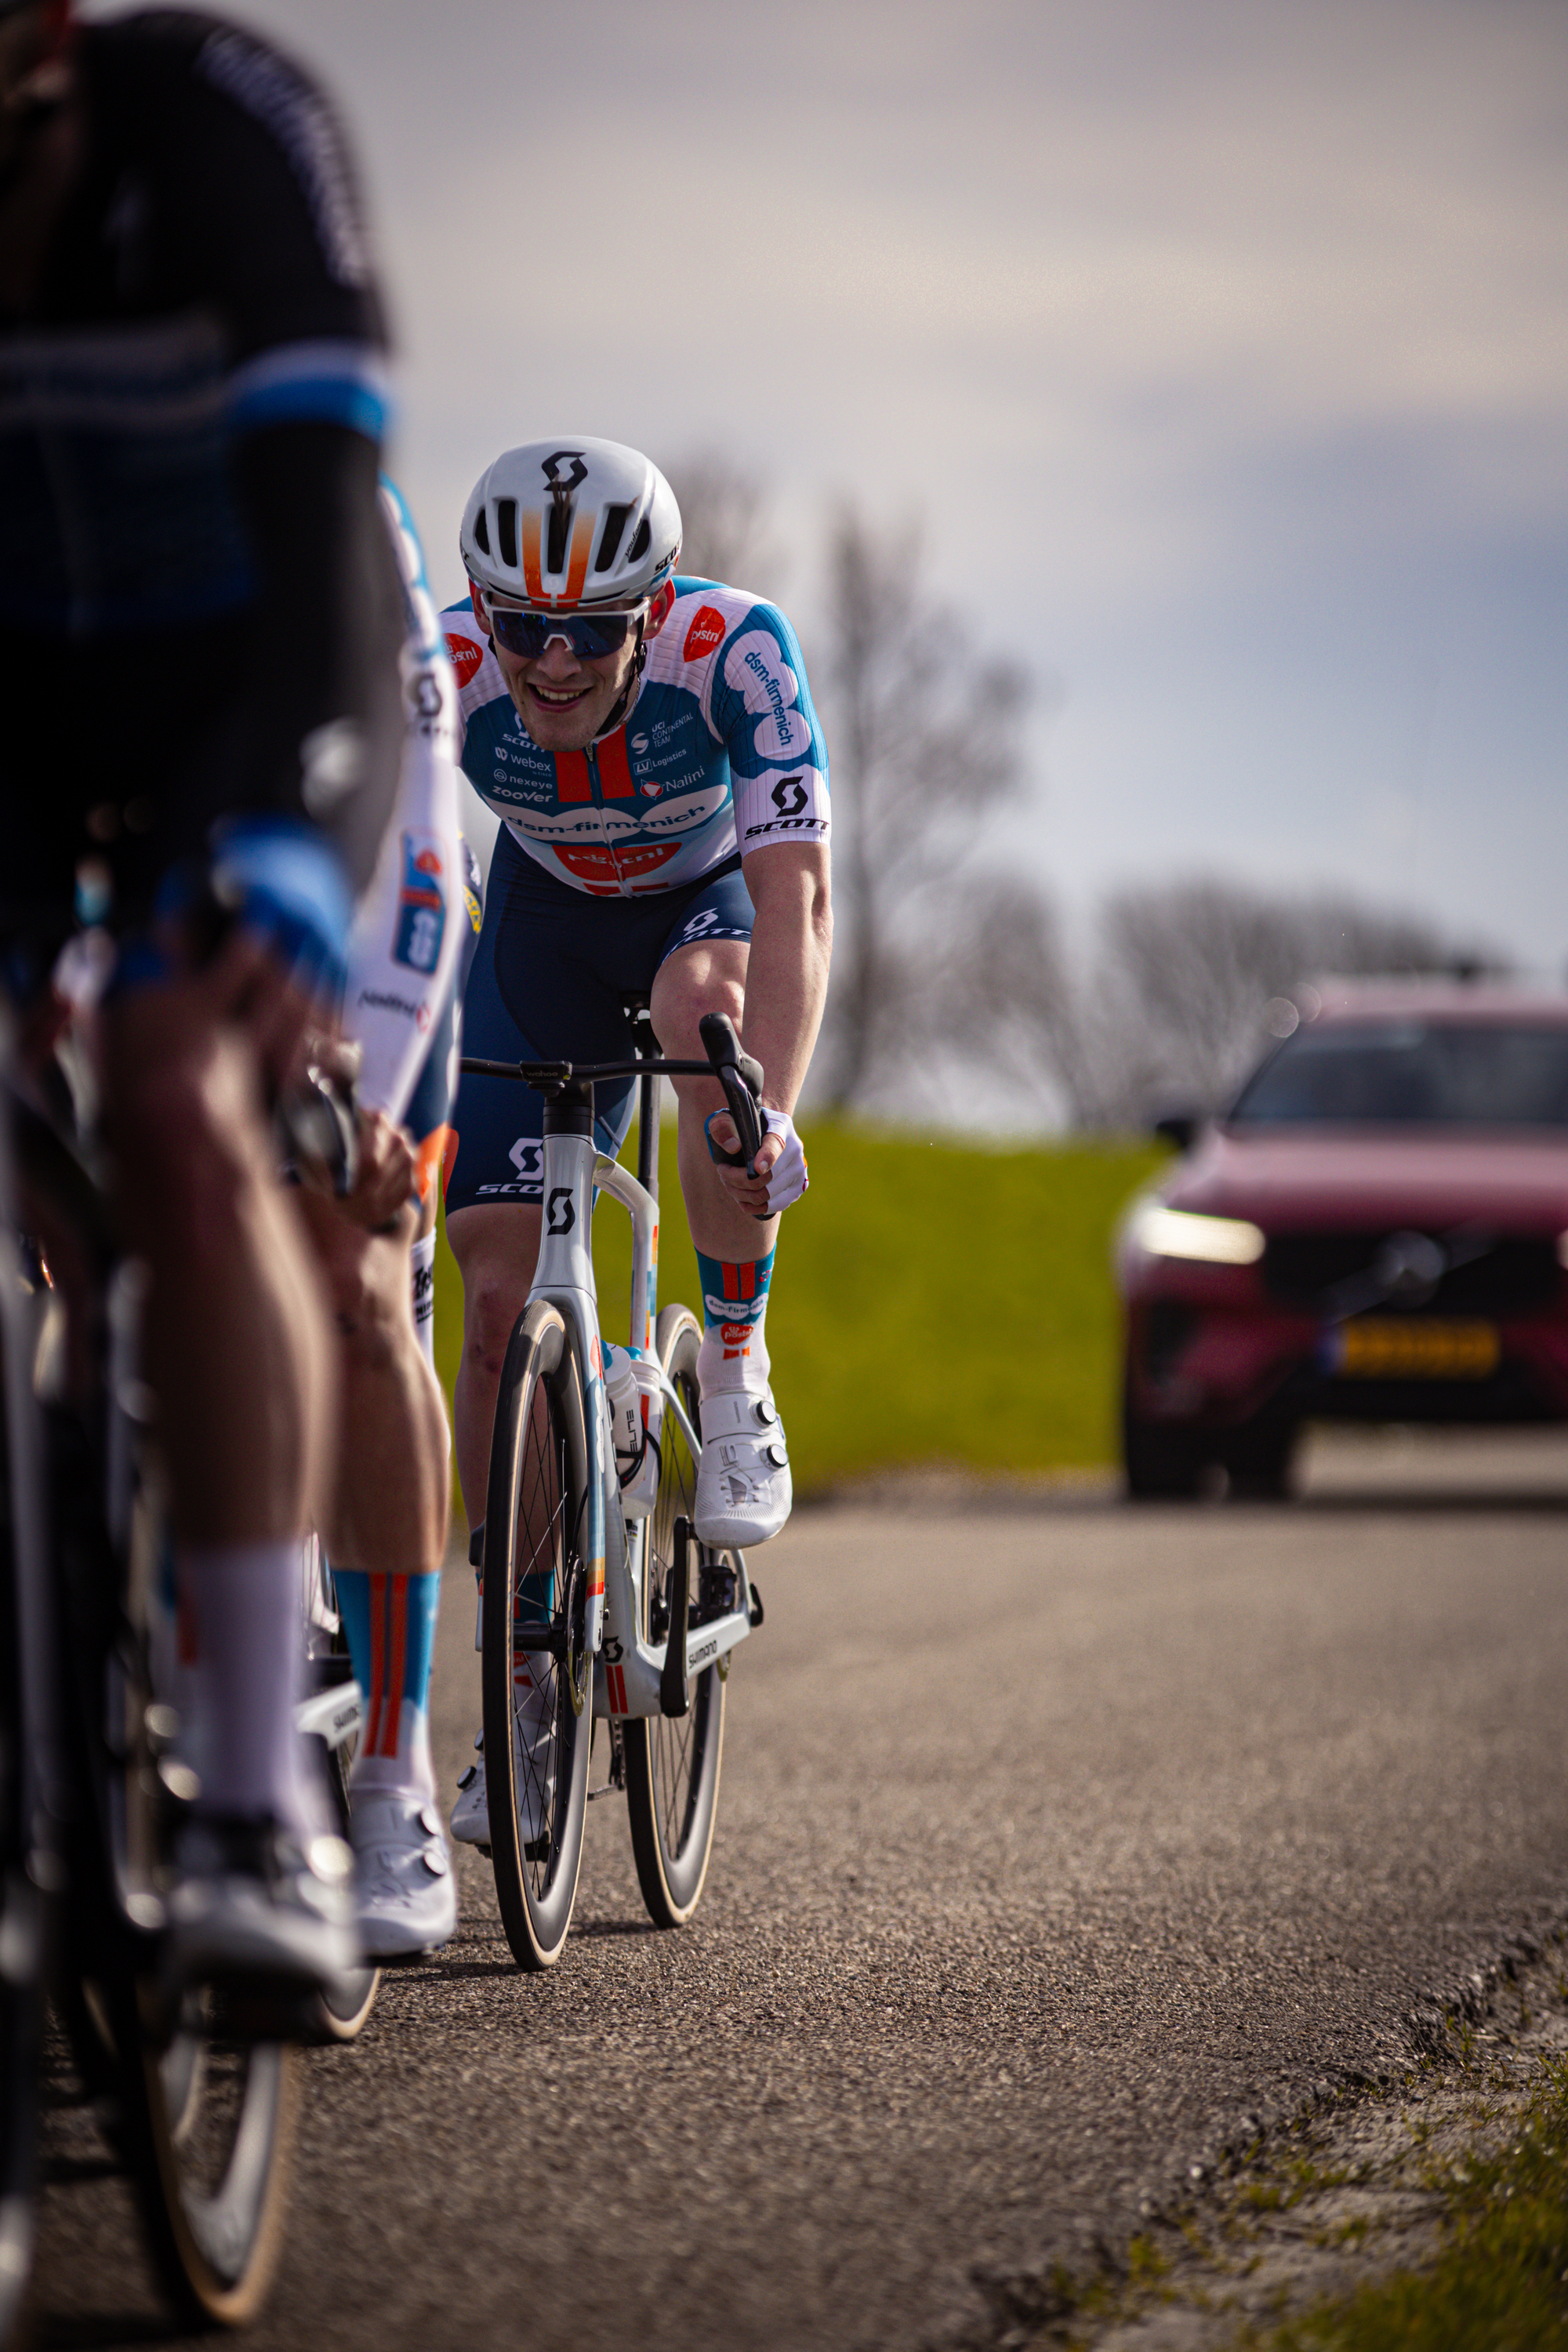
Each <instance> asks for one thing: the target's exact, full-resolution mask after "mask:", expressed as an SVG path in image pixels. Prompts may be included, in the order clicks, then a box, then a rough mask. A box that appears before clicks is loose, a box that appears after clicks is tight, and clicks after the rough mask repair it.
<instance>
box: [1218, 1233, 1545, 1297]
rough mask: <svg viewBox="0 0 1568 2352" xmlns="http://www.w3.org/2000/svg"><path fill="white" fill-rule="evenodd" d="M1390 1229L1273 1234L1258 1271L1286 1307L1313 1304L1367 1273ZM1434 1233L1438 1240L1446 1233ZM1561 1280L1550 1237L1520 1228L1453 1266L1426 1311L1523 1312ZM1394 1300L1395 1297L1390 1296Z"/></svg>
mask: <svg viewBox="0 0 1568 2352" xmlns="http://www.w3.org/2000/svg"><path fill="white" fill-rule="evenodd" d="M1388 1236H1389V1229H1388V1228H1386V1227H1385V1228H1384V1229H1383V1230H1382V1231H1380V1232H1378V1233H1374V1234H1365V1233H1363V1234H1270V1235H1269V1237H1268V1245H1267V1247H1266V1248H1265V1250H1264V1253H1263V1267H1262V1272H1263V1279H1264V1283H1265V1285H1266V1286H1267V1287H1268V1291H1269V1292H1270V1294H1271V1295H1272V1296H1273V1297H1276V1298H1278V1299H1280V1300H1282V1301H1283V1302H1285V1303H1286V1304H1287V1305H1289V1306H1291V1307H1321V1306H1322V1305H1323V1303H1324V1294H1325V1292H1328V1291H1331V1290H1332V1289H1333V1288H1334V1286H1336V1284H1339V1283H1342V1282H1347V1281H1349V1280H1350V1279H1351V1278H1352V1276H1356V1275H1361V1274H1365V1273H1366V1272H1367V1271H1368V1270H1369V1269H1370V1267H1371V1266H1372V1265H1373V1261H1374V1260H1375V1258H1376V1256H1377V1254H1378V1252H1379V1250H1380V1249H1381V1248H1382V1247H1383V1245H1384V1242H1385V1241H1387V1239H1388ZM1432 1238H1433V1240H1435V1241H1436V1242H1437V1243H1439V1244H1441V1242H1442V1239H1443V1236H1442V1235H1441V1234H1434V1235H1433V1236H1432ZM1562 1288H1563V1268H1562V1266H1561V1265H1559V1263H1558V1258H1557V1244H1556V1243H1555V1241H1554V1240H1553V1241H1547V1240H1540V1241H1535V1240H1527V1239H1521V1238H1520V1237H1517V1236H1510V1237H1509V1238H1507V1239H1505V1240H1502V1241H1500V1242H1497V1243H1496V1244H1494V1245H1493V1246H1492V1248H1490V1249H1489V1250H1488V1251H1487V1252H1486V1254H1485V1255H1484V1256H1480V1257H1474V1258H1471V1259H1470V1260H1469V1261H1468V1264H1466V1265H1457V1266H1454V1267H1451V1268H1450V1270H1449V1271H1448V1272H1447V1274H1446V1275H1444V1276H1443V1278H1442V1280H1441V1281H1440V1282H1439V1283H1438V1285H1437V1287H1436V1290H1435V1291H1434V1292H1433V1294H1432V1296H1431V1297H1429V1298H1427V1299H1425V1300H1423V1301H1422V1304H1421V1308H1420V1311H1421V1312H1422V1313H1423V1314H1426V1315H1521V1314H1527V1313H1528V1312H1529V1311H1530V1309H1531V1307H1550V1306H1552V1305H1553V1304H1554V1303H1555V1302H1556V1300H1557V1299H1558V1298H1559V1297H1560V1296H1561V1293H1562ZM1390 1305H1391V1306H1397V1305H1398V1302H1397V1301H1394V1300H1391V1301H1390Z"/></svg>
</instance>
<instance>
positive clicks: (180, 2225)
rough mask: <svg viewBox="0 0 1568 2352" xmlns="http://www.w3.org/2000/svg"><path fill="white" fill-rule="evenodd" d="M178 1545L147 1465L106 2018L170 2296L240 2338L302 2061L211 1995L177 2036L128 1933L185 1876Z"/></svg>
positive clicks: (269, 2254) (133, 1602)
mask: <svg viewBox="0 0 1568 2352" xmlns="http://www.w3.org/2000/svg"><path fill="white" fill-rule="evenodd" d="M168 1544H169V1532H168V1520H167V1516H166V1511H165V1509H164V1505H163V1490H162V1484H161V1481H160V1479H159V1476H158V1472H157V1466H156V1464H155V1462H154V1461H152V1460H150V1459H143V1460H142V1462H141V1464H140V1465H139V1475H138V1484H137V1489H136V1493H135V1496H134V1501H133V1505H132V1523H131V1543H130V1557H129V1563H128V1575H127V1579H126V1602H127V1608H126V1615H127V1620H128V1623H127V1626H126V1628H125V1629H124V1630H123V1631H122V1632H121V1635H120V1636H119V1637H118V1638H117V1639H116V1640H115V1641H114V1643H113V1645H112V1647H111V1649H110V1653H109V1654H108V1657H107V1659H106V1662H105V1663H106V1667H107V1675H106V1680H105V1685H104V1687H105V1691H106V1698H107V1706H106V1712H105V1717H104V1721H105V1727H106V1731H107V1733H108V1738H107V1740H106V1743H105V1748H106V1754H105V1764H106V1769H107V1773H108V1790H109V1802H108V1805H107V1807H106V1810H105V1819H106V1822H107V1825H108V1831H109V1839H108V1845H109V1852H110V1855H111V1857H112V1859H111V1863H110V1869H111V1872H112V1875H113V1876H114V1878H115V1879H117V1880H118V1882H119V1887H118V1900H117V1901H116V1902H115V1904H114V1905H113V1906H112V1910H111V1913H110V1920H109V1922H108V1924H107V1932H106V1933H105V1934H104V1935H103V1936H102V1938H101V1950H102V1952H103V1956H104V1958H106V1959H109V1960H110V1967H109V1968H108V1969H106V1979H108V1980H106V1981H105V1982H104V1983H103V1984H102V1985H101V1986H100V1988H99V1990H98V1993H97V1999H96V2014H97V2015H98V2017H99V2018H100V2020H101V2021H102V2022H103V2024H104V2025H106V2026H107V2028H108V2031H109V2036H110V2041H111V2042H112V2045H113V2049H114V2052H115V2054H116V2056H117V2058H118V2062H119V2077H120V2087H121V2102H122V2115H121V2126H122V2133H123V2137H124V2140H125V2143H126V2151H127V2154H128V2156H129V2158H130V2166H131V2172H132V2179H133V2181H134V2184H135V2189H136V2193H137V2196H138V2199H139V2200H140V2202H141V2206H142V2216H143V2219H144V2221H145V2223H146V2226H147V2231H148V2236H149V2239H150V2240H151V2242H152V2248H153V2255H154V2258H155V2260H156V2262H157V2264H158V2268H159V2270H160V2272H161V2273H162V2275H163V2283H164V2285H165V2287H166V2288H167V2290H168V2292H169V2294H170V2296H171V2298H172V2300H173V2301H174V2305H175V2306H176V2307H177V2309H178V2310H179V2311H180V2312H181V2314H182V2315H183V2316H184V2317H185V2318H186V2319H188V2320H190V2321H193V2322H195V2324H196V2325H198V2326H203V2325H205V2326H211V2325H213V2324H214V2323H216V2324H217V2325H218V2326H226V2327H239V2326H244V2325H245V2324H246V2322H247V2321H248V2320H250V2319H253V2318H254V2317H255V2316H256V2315H257V2313H258V2311H259V2310H260V2308H261V2305H262V2304H263V2302H264V2300H265V2299H266V2295H267V2291H268V2287H269V2286H270V2284H271V2282H272V2274H273V2272H274V2270H275V2269H276V2267H277V2263H278V2256H279V2252H280V2251H281V2248H282V2243H283V2234H284V2222H285V2219H286V2214H287V2208H288V2199H289V2176H290V2173H291V2170H292V2164H293V2148H294V2137H295V2128H296V2124H297V2121H298V2114H299V2102H300V2061H299V2053H297V2052H296V2051H295V2050H294V2049H292V2048H290V2047H288V2046H286V2045H284V2044H282V2043H279V2042H253V2041H251V2040H249V2039H248V2038H244V2037H241V2036H239V2035H237V2033H235V2032H233V2031H232V2030H231V2029H229V2028H228V2027H227V2026H226V2023H225V2021H224V2016H223V2011H222V2008H221V2004H220V2001H219V1999H218V1997H217V1996H216V1995H215V1994H214V1993H213V1991H212V1990H210V1989H208V1988H206V1987H202V1986H198V1987H195V1988H194V1989H193V1990H191V1991H189V1992H188V1993H187V1994H186V1995H185V1997H184V2000H183V2002H182V2004H181V2008H180V2011H179V2014H178V2016H177V2017H176V2018H175V2019H174V2021H173V2026H174V2030H173V2032H172V2033H171V2032H169V2031H168V2021H166V2020H164V2019H163V2015H162V2011H161V2005H160V2002H159V2000H158V1998H157V1995H156V1990H155V1985H154V1981H153V1975H152V1970H151V1966H150V1963H151V1961H152V1959H153V1954H152V1952H151V1951H150V1950H147V1949H146V1948H143V1947H142V1945H141V1943H140V1941H139V1939H133V1937H132V1934H130V1933H128V1932H127V1922H128V1919H129V1920H130V1921H140V1920H141V1919H142V1918H143V1917H144V1916H146V1913H147V1908H148V1904H149V1898H150V1896H151V1895H153V1891H154V1890H155V1889H157V1888H158V1887H160V1886H164V1887H166V1886H167V1885H169V1884H170V1877H171V1874H170V1850H171V1843H172V1814H171V1809H170V1805H169V1801H168V1790H167V1788H166V1786H165V1780H164V1770H165V1769H166V1768H163V1769H161V1756H160V1748H161V1732H160V1719H161V1717H163V1714H164V1713H165V1712H166V1710H165V1709H163V1707H161V1706H159V1705H158V1704H157V1703H156V1699H155V1696H154V1691H153V1682H152V1679H151V1675H150V1674H149V1671H148V1663H147V1662H148V1659H149V1656H150V1654H152V1653H153V1648H154V1644H153V1642H152V1641H151V1640H150V1639H149V1638H148V1633H149V1628H150V1624H151V1621H152V1619H153V1614H154V1612H155V1611H156V1610H157V1608H158V1607H159V1605H160V1603H159V1601H158V1597H157V1596H158V1592H159V1588H160V1586H161V1585H163V1584H165V1583H166V1580H167V1577H168V1572H169V1564H168ZM99 1940H100V1939H99V1938H98V1937H92V1938H91V1939H90V1940H89V1944H88V1948H87V1951H86V1952H85V1953H84V1955H83V1957H84V1958H88V1959H89V1966H91V1965H93V1964H95V1963H96V1959H97V1955H96V1954H95V1953H93V1950H92V1945H93V1944H94V1943H96V1942H99ZM113 1956H118V1958H119V1961H120V1965H118V1966H115V1965H113ZM143 1969H146V1971H147V1972H146V1973H145V1974H144V1973H143V1972H142V1971H143ZM92 2006H94V2004H93V2002H92V2000H90V1999H89V2007H92Z"/></svg>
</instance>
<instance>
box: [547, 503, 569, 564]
mask: <svg viewBox="0 0 1568 2352" xmlns="http://www.w3.org/2000/svg"><path fill="white" fill-rule="evenodd" d="M571 526H572V501H571V499H563V498H562V497H561V496H560V495H559V493H558V492H557V490H556V488H555V486H554V484H553V483H552V485H551V498H550V515H549V520H548V521H547V523H546V526H545V532H544V569H545V570H546V572H550V573H551V574H552V576H553V575H554V574H555V573H556V572H564V571H565V569H566V534H567V531H568V530H570V529H571Z"/></svg>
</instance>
